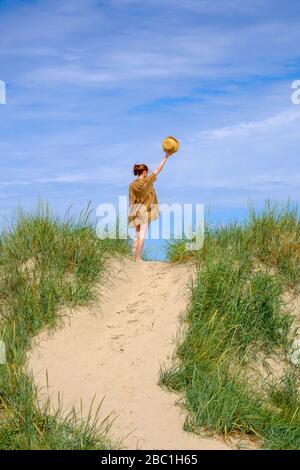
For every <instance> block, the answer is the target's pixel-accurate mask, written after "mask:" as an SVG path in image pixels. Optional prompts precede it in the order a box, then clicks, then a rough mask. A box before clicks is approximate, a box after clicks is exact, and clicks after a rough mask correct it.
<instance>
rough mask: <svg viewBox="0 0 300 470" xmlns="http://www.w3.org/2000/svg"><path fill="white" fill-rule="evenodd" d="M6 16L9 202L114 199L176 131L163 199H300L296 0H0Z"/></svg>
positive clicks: (228, 210)
mask: <svg viewBox="0 0 300 470" xmlns="http://www.w3.org/2000/svg"><path fill="white" fill-rule="evenodd" d="M0 20H1V31H0V38H1V45H0V80H4V81H5V82H6V84H7V104H6V105H0V161H1V172H0V210H1V211H4V212H7V211H8V212H9V211H10V210H11V209H12V208H14V207H15V206H16V205H17V204H18V203H19V202H20V203H21V204H22V205H23V206H24V207H25V208H31V207H34V206H35V205H36V201H37V195H38V194H39V195H40V196H41V197H42V198H43V199H48V200H49V201H50V204H51V207H52V208H53V209H55V210H56V211H58V212H63V211H64V210H65V209H66V208H67V207H68V206H69V205H70V204H74V207H75V209H79V208H82V207H83V206H85V205H86V204H87V202H88V201H89V200H92V204H93V206H94V207H96V206H97V205H98V204H99V203H101V202H115V201H116V200H117V196H118V195H119V194H126V193H127V187H128V183H129V182H130V180H131V178H132V175H131V168H132V165H133V164H134V163H135V162H137V161H139V162H140V161H141V162H145V163H148V164H149V165H150V167H151V168H152V169H153V168H154V167H155V165H156V164H157V163H158V162H159V160H160V158H161V156H162V151H161V141H162V139H163V138H164V137H165V136H167V135H170V134H172V135H175V136H176V137H177V138H178V139H179V140H180V142H181V150H180V152H179V153H178V154H176V155H175V156H174V157H172V159H171V160H170V161H169V162H168V166H167V169H166V171H164V172H163V173H162V174H161V175H160V176H159V179H158V182H157V192H158V196H159V200H160V202H175V201H176V202H185V203H187V202H201V203H204V204H205V205H206V206H210V207H211V208H212V210H214V211H215V213H216V214H218V215H219V216H220V218H221V219H222V217H223V218H224V217H225V218H226V217H227V218H228V217H229V216H230V217H231V216H234V215H236V214H239V211H242V208H244V207H245V206H246V204H247V201H248V200H249V199H251V200H252V201H253V202H254V204H255V205H256V206H257V207H259V206H261V205H262V204H263V201H264V200H265V198H266V197H269V198H271V199H273V200H278V201H283V200H286V199H287V198H288V197H291V198H292V199H293V200H295V201H300V184H299V183H300V163H299V148H300V145H299V144H300V136H299V124H300V106H296V105H294V104H292V102H291V95H292V89H291V84H292V81H294V80H297V79H298V80H299V79H300V48H299V45H300V2H299V1H297V0H289V1H286V2H283V1H282V0H259V1H258V0H243V1H241V0H219V1H218V0H215V1H212V0H184V1H183V0H143V1H141V0H102V1H101V0H59V1H57V0H43V1H41V0H26V1H25V0H23V1H21V0H0Z"/></svg>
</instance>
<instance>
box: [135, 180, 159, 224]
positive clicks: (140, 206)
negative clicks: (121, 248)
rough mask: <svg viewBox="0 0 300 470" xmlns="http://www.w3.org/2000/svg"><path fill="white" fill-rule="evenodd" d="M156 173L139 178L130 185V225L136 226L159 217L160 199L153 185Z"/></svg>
mask: <svg viewBox="0 0 300 470" xmlns="http://www.w3.org/2000/svg"><path fill="white" fill-rule="evenodd" d="M154 181H156V175H155V173H152V174H151V175H150V176H145V177H144V178H137V179H136V180H134V181H132V183H130V185H129V205H130V209H129V214H128V225H129V227H135V226H137V225H143V224H146V223H148V224H149V223H150V222H151V221H152V220H155V219H158V217H159V209H158V201H157V197H156V193H155V189H154V187H153V183H154Z"/></svg>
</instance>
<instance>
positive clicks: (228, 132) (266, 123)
mask: <svg viewBox="0 0 300 470" xmlns="http://www.w3.org/2000/svg"><path fill="white" fill-rule="evenodd" d="M299 118H300V110H286V111H282V112H281V113H278V114H275V115H274V116H269V117H266V118H265V119H261V120H258V121H249V122H243V123H239V124H236V125H234V126H229V127H221V128H218V129H212V130H208V131H202V132H200V133H199V134H198V135H197V136H196V137H194V138H192V139H191V141H195V140H197V139H208V140H222V139H226V138H231V137H236V136H245V135H248V134H253V133H257V132H263V131H268V130H270V129H274V128H278V127H281V126H284V125H286V124H289V123H292V122H294V121H295V120H296V119H299Z"/></svg>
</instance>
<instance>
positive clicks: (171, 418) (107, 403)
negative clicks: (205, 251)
mask: <svg viewBox="0 0 300 470" xmlns="http://www.w3.org/2000/svg"><path fill="white" fill-rule="evenodd" d="M190 274H191V271H190V270H188V268H187V267H185V266H174V265H170V264H168V263H162V262H145V263H141V264H136V263H133V262H132V261H130V260H125V261H120V262H115V263H114V264H113V266H112V269H111V270H110V275H111V277H112V281H110V283H109V285H107V286H106V287H105V288H104V289H102V292H101V295H102V299H101V310H100V309H96V308H94V309H91V308H86V307H85V308H78V309H76V310H75V311H74V312H73V313H72V315H71V316H70V318H69V319H68V320H67V321H66V322H65V325H64V327H63V328H62V329H60V330H58V331H57V332H55V334H54V335H53V336H50V337H49V335H48V334H47V333H42V334H41V335H40V336H39V338H37V345H36V346H35V347H34V348H33V350H32V353H31V356H30V362H29V365H30V368H31V369H32V370H33V373H34V375H35V379H36V382H37V383H38V384H39V385H40V386H42V387H45V383H46V370H47V373H48V381H49V393H50V396H51V400H52V403H56V402H57V396H58V392H60V393H61V394H62V397H63V405H64V407H70V406H73V405H75V406H79V403H80V400H81V399H83V403H84V404H85V405H89V403H90V402H91V400H92V398H93V396H94V395H95V394H96V397H97V400H96V401H97V402H98V403H99V402H100V401H101V399H102V398H103V397H104V396H105V399H104V402H103V404H102V408H101V409H102V415H104V416H105V415H107V414H109V413H111V412H112V411H113V412H114V415H117V419H116V420H115V422H114V424H113V428H112V434H113V436H115V437H117V438H120V437H123V438H124V441H123V447H124V448H128V449H135V448H142V449H221V448H228V447H227V446H226V445H225V443H224V442H222V441H219V440H215V439H205V438H200V437H197V436H195V435H192V434H190V433H186V432H184V431H183V429H182V425H183V421H184V416H183V415H182V413H181V411H180V408H179V407H178V406H175V401H176V398H177V397H176V395H174V394H171V393H168V392H166V391H165V390H163V389H162V388H161V387H159V386H158V373H159V368H160V365H161V364H163V363H164V362H167V361H168V359H169V358H170V357H171V355H172V352H173V350H174V343H173V338H174V336H175V335H176V331H177V327H178V315H179V314H180V313H181V312H182V311H183V310H184V309H185V306H186V297H187V295H186V292H184V291H182V286H184V285H185V284H186V283H187V282H188V278H189V276H190ZM180 289H181V290H180ZM44 390H45V388H44ZM41 399H43V396H42V393H41Z"/></svg>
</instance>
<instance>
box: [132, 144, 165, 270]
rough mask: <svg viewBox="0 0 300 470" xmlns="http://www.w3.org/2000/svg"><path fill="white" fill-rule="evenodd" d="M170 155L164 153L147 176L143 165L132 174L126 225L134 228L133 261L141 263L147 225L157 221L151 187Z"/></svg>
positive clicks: (155, 204)
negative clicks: (133, 178) (132, 179)
mask: <svg viewBox="0 0 300 470" xmlns="http://www.w3.org/2000/svg"><path fill="white" fill-rule="evenodd" d="M170 155H171V153H166V155H165V157H164V158H163V159H162V161H161V162H160V164H159V165H158V167H157V168H156V169H155V170H154V172H153V173H152V174H151V175H150V176H148V172H149V169H148V167H147V165H145V164H144V163H140V164H139V163H136V164H135V165H134V167H133V174H134V175H135V176H137V178H136V179H135V180H134V181H132V183H131V184H130V185H129V207H130V209H129V215H128V225H129V227H134V228H135V238H134V242H133V257H134V259H135V261H141V258H142V253H143V248H144V241H145V237H146V235H147V230H148V225H149V223H150V222H151V220H155V219H158V217H159V210H158V201H157V197H156V193H155V189H154V187H153V183H154V181H156V176H157V175H158V173H160V172H161V170H162V169H163V167H164V166H165V163H166V161H167V160H168V158H169V156H170Z"/></svg>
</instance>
